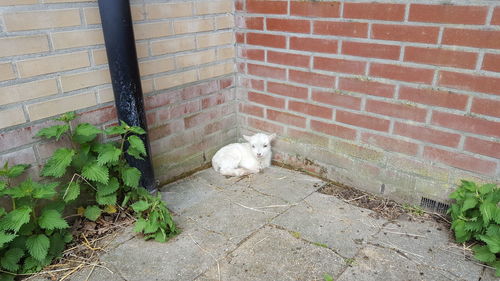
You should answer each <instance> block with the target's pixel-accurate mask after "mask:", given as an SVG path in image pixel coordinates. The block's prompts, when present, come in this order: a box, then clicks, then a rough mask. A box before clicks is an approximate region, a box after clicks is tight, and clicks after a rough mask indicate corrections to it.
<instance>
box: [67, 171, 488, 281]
mask: <svg viewBox="0 0 500 281" xmlns="http://www.w3.org/2000/svg"><path fill="white" fill-rule="evenodd" d="M324 184H325V182H323V181H321V180H320V179H317V178H313V177H310V176H307V175H304V174H302V173H299V172H296V171H290V170H286V169H282V168H278V167H271V168H269V169H267V170H266V171H265V172H264V173H261V174H256V175H251V176H250V177H247V178H242V179H237V178H229V179H227V178H225V177H223V176H220V175H218V174H216V173H215V172H214V171H213V170H212V169H207V170H204V171H201V172H198V173H196V174H194V175H192V176H190V177H188V178H185V179H183V180H180V181H177V182H175V183H172V184H169V185H167V186H164V187H163V188H161V193H162V196H163V198H164V200H165V201H166V202H167V204H168V206H169V208H170V209H171V210H172V211H173V212H174V213H175V219H176V222H177V224H178V225H179V227H180V228H181V229H182V233H181V234H179V235H178V236H177V237H175V238H173V239H171V240H170V241H169V242H167V243H163V244H162V243H157V242H154V241H148V242H145V241H143V240H142V239H141V238H140V237H135V236H134V235H133V233H132V232H131V230H130V229H127V230H125V231H124V233H122V234H121V235H120V236H119V237H118V239H117V240H116V241H115V242H113V243H112V246H111V247H110V248H109V249H108V251H107V253H105V254H104V255H102V257H101V258H100V261H101V262H102V264H103V265H104V266H105V267H106V268H104V267H96V268H94V270H93V271H92V272H91V270H90V267H87V268H85V269H84V270H83V271H81V272H78V273H77V274H75V275H73V276H71V278H69V279H66V280H71V281H77V280H78V281H80V280H82V281H83V280H96V281H97V280H108V281H115V280H117V281H118V280H127V281H132V280H137V281H142V280H148V281H149V280H175V281H184V280H186V281H191V280H196V281H209V280H213V281H218V280H235V281H236V280H238V281H241V280H256V281H257V280H258V281H267V280H269V281H271V280H272V281H275V280H324V276H325V274H328V275H330V276H332V277H333V280H342V281H354V280H356V281H363V280H367V281H368V280H384V281H389V280H398V281H400V280H433V281H434V280H470V281H478V280H481V281H485V280H486V281H489V280H498V279H496V278H495V277H494V275H493V271H491V270H489V269H486V268H484V267H482V266H481V265H479V264H477V263H475V262H473V261H470V260H467V259H466V258H465V256H464V254H463V249H462V248H461V247H460V246H459V245H456V244H454V243H453V242H452V240H451V239H450V238H451V236H450V233H449V230H448V229H446V227H443V226H442V225H439V224H437V223H435V222H433V221H415V220H413V221H408V220H407V219H404V218H403V219H401V220H395V221H387V220H385V219H383V218H380V216H376V215H375V214H374V213H373V212H372V211H371V210H368V209H363V208H360V207H356V206H353V205H350V204H348V203H346V202H344V201H342V200H339V199H338V198H335V197H333V196H330V195H325V194H321V193H318V192H317V190H318V189H319V188H321V186H323V185H324ZM90 273H92V274H90ZM480 278H481V279H480Z"/></svg>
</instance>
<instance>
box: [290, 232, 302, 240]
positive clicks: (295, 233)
mask: <svg viewBox="0 0 500 281" xmlns="http://www.w3.org/2000/svg"><path fill="white" fill-rule="evenodd" d="M291 234H292V236H293V237H295V238H297V239H300V237H301V236H302V235H301V234H300V232H297V231H292V232H291Z"/></svg>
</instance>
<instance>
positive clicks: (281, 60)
mask: <svg viewBox="0 0 500 281" xmlns="http://www.w3.org/2000/svg"><path fill="white" fill-rule="evenodd" d="M309 61H310V59H309V56H304V55H299V54H291V53H283V52H275V51H267V62H271V63H277V64H283V65H291V66H297V67H309Z"/></svg>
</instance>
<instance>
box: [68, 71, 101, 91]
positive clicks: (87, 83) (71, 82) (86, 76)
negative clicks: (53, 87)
mask: <svg viewBox="0 0 500 281" xmlns="http://www.w3.org/2000/svg"><path fill="white" fill-rule="evenodd" d="M106 83H111V76H110V74H109V70H108V69H101V70H93V71H88V72H82V73H77V74H71V75H65V76H62V77H61V84H62V90H63V92H69V91H73V90H78V89H83V88H88V87H92V86H97V85H102V84H106Z"/></svg>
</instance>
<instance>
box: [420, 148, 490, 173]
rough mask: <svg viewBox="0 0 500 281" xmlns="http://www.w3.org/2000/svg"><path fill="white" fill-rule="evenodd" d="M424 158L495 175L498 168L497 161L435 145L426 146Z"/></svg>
mask: <svg viewBox="0 0 500 281" xmlns="http://www.w3.org/2000/svg"><path fill="white" fill-rule="evenodd" d="M424 158H427V159H429V160H432V161H436V162H440V163H443V164H446V165H448V166H452V167H455V168H459V169H463V170H467V171H472V172H476V173H480V174H484V175H494V174H495V170H496V163H495V162H493V161H488V160H483V159H479V158H477V157H473V156H469V155H465V154H461V153H457V152H452V151H446V150H442V149H438V148H434V147H428V146H426V147H425V148H424Z"/></svg>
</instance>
